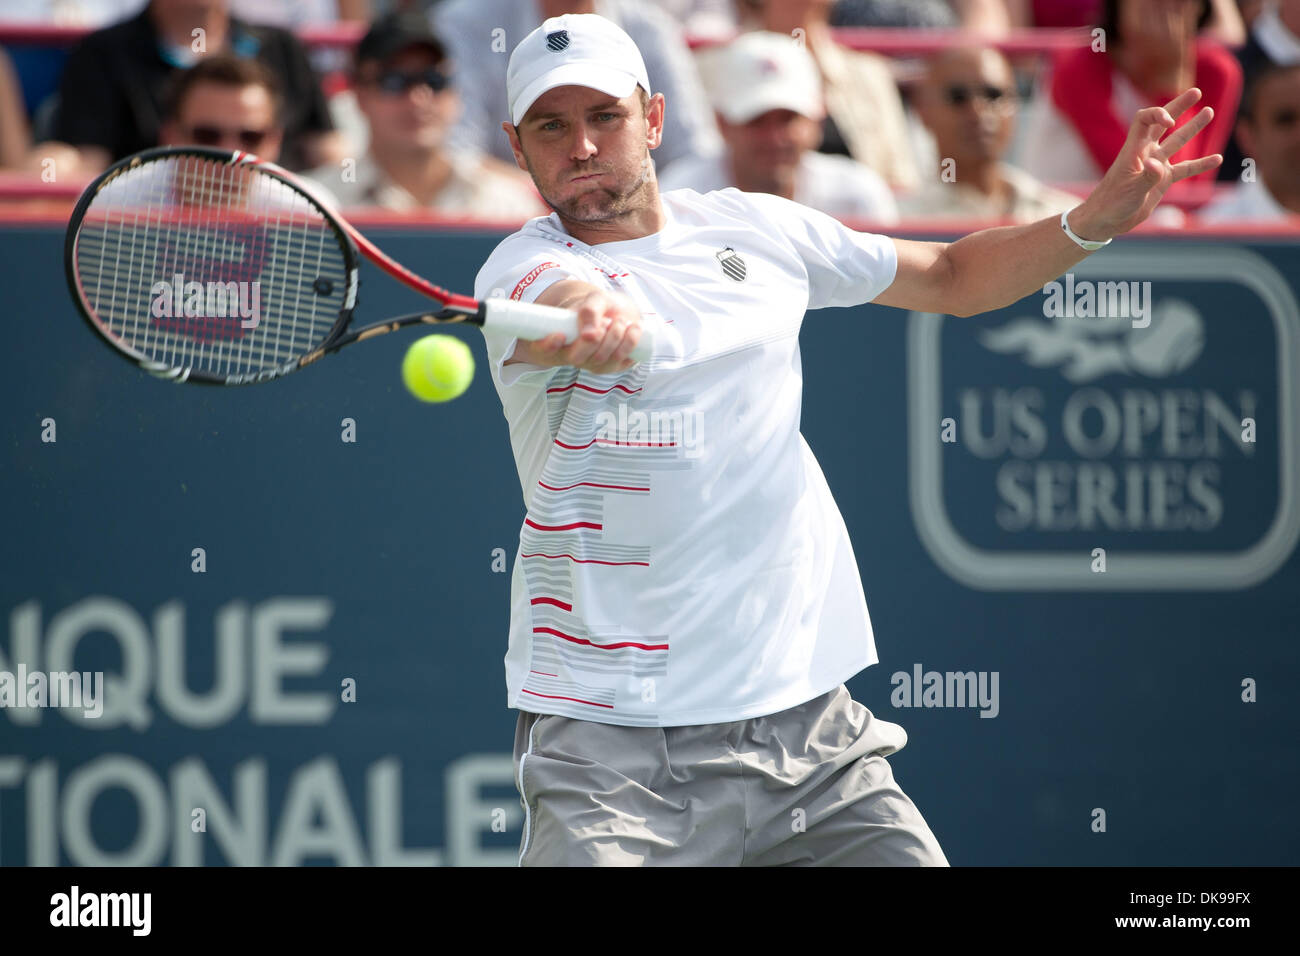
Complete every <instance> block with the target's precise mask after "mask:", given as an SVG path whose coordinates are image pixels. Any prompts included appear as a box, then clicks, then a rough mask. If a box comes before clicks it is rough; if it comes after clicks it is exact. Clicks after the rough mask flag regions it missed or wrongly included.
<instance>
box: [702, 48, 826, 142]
mask: <svg viewBox="0 0 1300 956" xmlns="http://www.w3.org/2000/svg"><path fill="white" fill-rule="evenodd" d="M710 74H711V76H712V79H713V82H712V84H711V86H710V91H709V99H710V101H711V102H712V104H713V108H714V109H715V110H717V111H718V112H719V113H721V114H722V116H723V118H724V119H726V120H727V122H729V123H748V122H749V121H750V120H752V119H753V118H754V117H756V116H761V115H762V114H763V113H766V112H768V111H769V110H793V111H794V112H796V113H800V114H802V115H804V116H807V117H808V118H810V119H815V120H819V119H821V118H822V117H823V116H824V115H825V109H824V107H823V105H822V80H821V74H820V73H819V72H818V71H817V64H816V63H815V62H814V61H813V58H812V54H810V53H809V52H808V51H807V50H805V49H804V48H803V45H802V44H801V43H799V42H798V41H796V40H795V39H794V38H793V37H790V36H787V35H786V34H784V33H767V32H765V31H761V30H760V31H756V32H753V33H743V34H741V35H740V36H739V37H737V38H736V39H735V40H733V41H732V42H731V43H729V44H727V45H726V46H725V47H723V48H722V49H721V50H719V51H718V53H717V60H716V62H715V63H714V64H712V66H711V69H710Z"/></svg>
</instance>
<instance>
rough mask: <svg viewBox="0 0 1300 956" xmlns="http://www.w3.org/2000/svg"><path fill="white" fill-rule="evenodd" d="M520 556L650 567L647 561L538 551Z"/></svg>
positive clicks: (612, 565)
mask: <svg viewBox="0 0 1300 956" xmlns="http://www.w3.org/2000/svg"><path fill="white" fill-rule="evenodd" d="M520 557H521V558H568V559H569V560H570V561H572V562H574V563H575V564H607V565H609V566H610V567H616V568H621V567H625V566H628V565H639V566H640V567H643V568H648V567H650V562H649V561H597V560H596V559H595V558H575V557H574V556H573V555H571V554H542V552H540V551H534V552H533V553H532V554H521V555H520Z"/></svg>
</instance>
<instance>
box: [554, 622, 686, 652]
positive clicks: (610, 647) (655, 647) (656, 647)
mask: <svg viewBox="0 0 1300 956" xmlns="http://www.w3.org/2000/svg"><path fill="white" fill-rule="evenodd" d="M533 633H534V634H553V635H555V636H556V637H559V638H563V639H564V640H566V641H572V642H573V643H574V644H586V645H587V646H588V647H594V648H596V650H598V651H616V650H618V649H619V648H621V647H639V648H641V650H643V651H666V650H668V645H667V644H638V643H637V642H636V641H620V642H619V643H617V644H596V643H594V642H592V641H589V640H587V639H586V638H585V637H574V636H573V635H572V634H565V633H564V632H563V631H557V630H556V629H555V628H553V627H535V628H533Z"/></svg>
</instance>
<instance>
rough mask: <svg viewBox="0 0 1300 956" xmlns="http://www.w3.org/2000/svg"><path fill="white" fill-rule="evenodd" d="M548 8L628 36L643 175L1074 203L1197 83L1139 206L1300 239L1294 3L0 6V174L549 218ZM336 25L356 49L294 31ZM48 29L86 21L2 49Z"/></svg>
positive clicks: (617, 1)
mask: <svg viewBox="0 0 1300 956" xmlns="http://www.w3.org/2000/svg"><path fill="white" fill-rule="evenodd" d="M563 13H599V14H601V15H603V16H606V17H608V18H610V19H611V20H613V21H615V22H616V23H618V24H619V25H620V26H621V27H622V28H623V29H624V30H625V31H627V33H628V34H629V35H630V36H631V37H632V39H633V40H634V41H635V42H636V44H637V46H638V47H639V49H640V50H641V51H642V54H643V56H644V59H645V62H646V66H647V70H648V73H649V77H650V81H651V85H652V86H653V87H654V88H655V90H656V91H658V92H662V93H664V95H665V97H666V101H667V103H666V116H665V128H664V135H663V142H662V145H661V146H660V147H659V148H658V149H657V150H656V151H655V152H654V160H655V165H656V173H657V175H658V178H659V181H660V185H661V188H663V189H665V190H667V189H677V188H688V189H695V190H698V191H701V192H705V191H708V190H712V189H719V188H724V187H727V186H736V187H739V188H740V189H744V190H749V191H756V192H768V193H774V194H777V195H781V196H785V197H786V198H789V199H793V200H795V201H797V202H800V203H804V204H806V205H808V206H811V207H813V208H816V209H820V210H822V211H824V212H826V213H829V214H831V215H833V216H837V217H839V218H842V219H845V220H848V221H851V222H854V223H862V224H863V226H864V227H865V228H870V227H872V226H873V225H879V226H884V225H891V224H894V223H897V222H899V221H900V220H901V221H904V222H913V221H937V220H953V221H956V220H963V221H964V220H971V219H980V220H994V221H1004V222H1028V221H1032V220H1035V219H1040V218H1043V217H1045V216H1048V215H1052V214H1054V213H1059V212H1061V211H1063V210H1065V209H1069V208H1071V207H1072V206H1073V205H1075V204H1077V203H1078V202H1079V198H1080V197H1081V196H1082V195H1086V193H1087V191H1088V190H1089V189H1090V188H1091V186H1092V185H1093V184H1094V183H1095V182H1096V181H1097V180H1098V179H1099V178H1100V177H1101V175H1102V173H1103V172H1104V170H1105V169H1106V168H1107V167H1108V166H1109V165H1110V163H1111V161H1112V160H1113V159H1114V157H1115V156H1116V155H1117V154H1118V152H1119V150H1120V147H1121V145H1122V143H1123V142H1124V138H1125V136H1126V135H1127V129H1128V125H1129V122H1130V121H1131V118H1132V116H1133V114H1134V113H1135V112H1136V111H1137V110H1139V109H1141V108H1142V107H1144V106H1149V105H1156V104H1161V103H1164V102H1165V101H1167V100H1168V99H1171V98H1172V97H1173V95H1174V94H1175V93H1176V92H1177V91H1180V90H1183V89H1186V88H1187V87H1189V86H1196V87H1198V88H1199V89H1200V90H1201V91H1202V94H1203V97H1202V101H1201V104H1200V105H1201V106H1211V107H1213V109H1214V111H1215V116H1216V119H1215V122H1214V123H1212V124H1210V126H1209V127H1208V128H1206V129H1205V130H1203V131H1201V133H1199V134H1198V135H1197V136H1196V137H1194V138H1193V139H1192V141H1191V142H1190V143H1189V144H1188V145H1187V146H1185V147H1184V149H1183V151H1182V152H1183V155H1185V156H1198V155H1202V154H1205V153H1213V152H1219V153H1223V154H1224V157H1225V162H1224V164H1223V165H1222V166H1221V167H1220V169H1219V170H1217V171H1214V172H1209V173H1206V174H1203V175H1202V176H1199V177H1193V178H1191V179H1188V180H1185V181H1183V182H1181V183H1179V184H1177V185H1176V186H1175V187H1174V189H1173V190H1172V191H1171V193H1170V195H1169V200H1170V202H1169V204H1168V206H1167V207H1162V210H1161V215H1162V216H1163V219H1162V220H1161V221H1163V222H1164V223H1165V224H1169V225H1177V224H1180V223H1183V222H1192V223H1195V222H1212V223H1225V222H1253V223H1268V222H1274V223H1281V224H1287V225H1290V226H1293V227H1297V228H1300V0H906V2H904V0H432V2H430V0H425V2H420V0H6V2H5V4H4V6H3V11H2V12H0V171H3V172H4V173H5V174H6V175H7V176H8V177H23V176H28V177H31V178H32V180H33V181H41V182H51V181H56V182H58V181H61V182H84V181H85V180H87V179H88V178H90V177H92V176H94V175H95V174H97V173H99V172H100V171H102V170H103V169H105V168H106V167H107V166H108V165H110V164H111V163H112V162H114V161H115V160H118V159H121V158H122V157H124V156H127V155H129V154H131V153H133V152H136V151H139V150H141V149H145V148H147V147H150V146H155V145H181V144H199V145H205V146H219V147H222V148H226V149H242V150H247V151H249V152H254V153H257V154H258V155H262V156H265V157H268V158H271V159H275V160H276V161H278V162H279V163H281V164H282V165H284V166H285V167H287V168H289V169H292V170H295V171H299V172H303V173H305V174H306V175H307V176H308V177H309V178H310V179H312V180H313V181H315V182H316V183H317V184H318V186H319V189H320V192H321V194H322V195H323V196H324V197H325V198H326V199H327V200H329V201H331V202H333V203H334V204H336V205H337V206H339V207H341V208H343V209H358V208H369V209H374V208H379V209H385V210H390V211H392V212H394V213H417V212H419V213H433V214H437V215H444V216H451V217H465V218H476V219H486V220H493V221H502V222H505V221H521V220H523V219H527V218H531V217H533V216H538V215H544V214H546V213H547V212H548V211H549V210H548V209H547V207H546V206H545V204H544V203H543V202H542V200H541V198H540V197H539V196H538V195H537V193H536V191H535V190H534V189H533V186H532V182H531V180H530V178H529V176H528V174H527V172H526V171H524V170H521V169H520V168H518V166H517V165H516V162H515V158H514V155H513V153H512V151H511V149H510V144H509V141H508V137H507V136H506V134H505V132H504V131H503V129H502V122H503V120H505V119H507V115H508V111H507V104H506V67H507V63H508V60H509V54H510V51H511V50H512V49H513V47H514V44H515V43H517V42H518V41H519V40H520V39H522V38H523V37H524V36H525V35H526V34H527V33H528V32H529V31H531V30H532V29H534V28H535V27H536V26H537V25H538V24H540V23H541V22H542V21H543V20H545V19H546V18H548V17H552V16H558V15H560V14H563ZM348 25H352V26H353V28H354V30H355V34H356V36H357V37H359V40H358V42H356V43H351V44H342V45H340V44H337V43H336V44H323V45H322V44H314V45H312V46H310V47H309V46H307V45H305V44H304V42H303V41H302V39H301V37H300V35H299V34H300V33H301V32H302V31H304V30H310V29H312V28H317V29H320V28H331V27H333V28H336V32H337V30H338V29H341V28H343V27H346V26H348ZM48 26H56V27H75V28H79V30H80V31H81V32H74V33H73V34H70V36H72V37H75V39H73V40H72V41H71V42H70V44H62V45H60V44H58V43H51V42H49V41H44V42H41V43H34V42H31V41H30V39H26V40H25V39H24V38H23V29H24V28H30V27H48ZM882 28H884V29H882ZM1065 29H1069V30H1073V31H1074V32H1072V33H1068V34H1063V33H1062V32H1061V31H1062V30H1065ZM935 31H939V32H935ZM1063 36H1064V37H1068V38H1069V42H1061V39H1062V37H1063ZM907 37H916V38H918V39H925V38H928V40H927V42H920V43H912V44H909V43H908V42H907V41H906V38H907ZM900 38H902V39H901V41H900ZM1035 38H1043V42H1042V43H1041V45H1039V47H1038V49H1035V44H1034V39H1035ZM1049 38H1050V40H1051V41H1052V42H1050V43H1049V42H1047V40H1048V39H1049ZM883 39H887V40H888V41H889V42H888V43H884V42H883ZM1012 40H1014V41H1015V42H1010V41H1012ZM877 41H881V42H877ZM873 48H874V50H875V51H874V52H873ZM1175 158H1177V157H1175ZM0 201H2V197H0ZM0 208H2V207H0Z"/></svg>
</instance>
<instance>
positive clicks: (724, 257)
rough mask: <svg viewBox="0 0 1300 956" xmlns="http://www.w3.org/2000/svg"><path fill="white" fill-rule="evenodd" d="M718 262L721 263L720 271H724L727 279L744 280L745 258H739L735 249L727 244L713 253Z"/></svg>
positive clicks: (745, 270)
mask: <svg viewBox="0 0 1300 956" xmlns="http://www.w3.org/2000/svg"><path fill="white" fill-rule="evenodd" d="M715 255H716V256H717V257H718V262H720V263H721V264H722V271H723V272H725V273H726V275H727V278H728V279H735V280H736V281H737V282H744V281H745V273H746V272H747V271H748V270H747V268H746V266H745V260H744V259H742V258H740V256H739V255H738V254H737V252H736V250H735V249H733V248H731V246H727V247H726V248H725V249H723V250H722V251H721V252H718V253H715Z"/></svg>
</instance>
